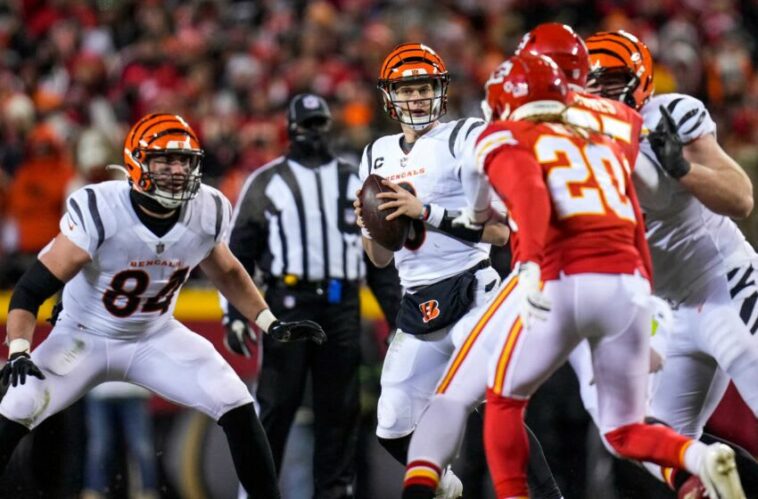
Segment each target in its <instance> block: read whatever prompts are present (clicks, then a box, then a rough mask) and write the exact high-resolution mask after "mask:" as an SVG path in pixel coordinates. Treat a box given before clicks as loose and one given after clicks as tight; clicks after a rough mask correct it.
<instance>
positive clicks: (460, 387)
mask: <svg viewBox="0 0 758 499" xmlns="http://www.w3.org/2000/svg"><path fill="white" fill-rule="evenodd" d="M535 51H537V52H539V53H547V54H549V55H550V56H551V57H552V58H554V59H555V60H557V61H560V65H561V67H562V68H565V73H566V75H567V77H566V79H567V83H568V85H569V88H570V92H569V99H570V101H571V107H570V108H569V109H568V110H567V111H566V118H567V119H570V120H572V121H573V122H575V123H576V125H577V126H587V127H591V128H592V129H595V130H597V131H603V130H605V131H606V133H615V134H617V135H619V142H620V143H621V144H623V147H624V148H625V150H626V151H627V154H628V155H629V157H634V156H636V154H637V147H638V143H639V140H638V137H639V132H640V129H641V127H642V119H641V117H640V116H639V114H637V113H636V112H635V111H633V110H631V109H629V108H628V107H627V106H625V105H623V104H621V103H620V102H616V101H609V100H606V99H603V98H600V97H595V96H592V95H588V94H583V93H580V91H582V90H583V88H584V86H585V84H586V81H587V73H588V71H589V59H588V55H587V48H586V47H585V45H584V42H583V41H582V39H581V38H580V37H579V36H578V35H577V34H576V33H574V31H573V30H572V29H571V28H570V27H568V26H566V25H563V24H558V23H546V24H541V25H539V26H537V27H536V28H534V29H533V30H532V31H530V32H529V33H527V34H526V35H525V36H524V38H523V40H522V42H521V44H520V45H519V48H518V52H517V53H521V52H535ZM483 110H484V114H485V116H486V117H487V118H488V119H489V118H490V116H491V113H492V110H491V109H490V108H489V107H488V106H487V105H486V101H484V102H483ZM470 162H473V157H472V158H471V159H470ZM462 178H463V179H464V180H467V179H468V184H469V185H475V184H476V182H477V179H478V178H479V175H478V172H476V170H475V169H474V168H464V169H463V171H462ZM485 183H486V182H485ZM487 185H489V184H487ZM478 191H479V189H476V188H473V189H471V191H470V192H469V193H467V194H469V195H472V194H473V196H474V197H476V193H477V192H478ZM469 201H470V202H471V204H472V205H474V206H476V205H477V203H478V200H477V199H474V198H470V199H469ZM474 222H475V220H473V218H472V219H471V220H470V223H474ZM638 230H640V234H639V237H644V236H643V234H642V232H641V229H638ZM643 250H644V247H643ZM643 259H645V261H647V262H649V258H647V256H646V253H645V254H644V255H643ZM648 268H649V264H648ZM485 315H486V312H485ZM487 320H488V319H487V318H482V320H481V321H480V322H479V323H478V324H477V326H476V327H475V328H474V329H473V330H471V331H470V332H469V333H468V336H467V337H466V339H465V340H464V341H463V342H462V343H461V344H460V347H459V348H457V349H456V351H455V353H454V354H453V357H452V360H451V362H450V363H449V364H448V367H447V369H446V371H445V373H444V374H443V376H442V378H441V381H440V383H439V384H438V385H437V388H436V391H435V395H434V397H433V398H432V400H431V402H430V405H429V407H428V408H427V410H426V411H425V412H424V414H423V416H422V417H421V420H420V421H419V423H418V425H417V428H416V431H415V433H414V437H413V439H412V441H411V445H410V449H409V457H408V461H409V466H408V471H407V473H406V478H407V480H406V485H408V486H410V485H412V484H413V483H414V482H417V481H418V480H416V478H415V477H416V475H417V471H418V472H421V473H423V471H424V469H425V468H428V467H429V466H436V467H444V466H445V465H446V464H447V463H449V462H450V461H451V460H452V459H453V458H454V457H455V454H456V452H457V449H458V446H459V443H460V439H461V435H462V434H463V431H464V426H465V422H466V417H467V416H468V414H469V412H470V411H472V410H473V409H474V408H475V407H476V406H477V405H478V404H479V402H480V401H481V400H482V399H483V398H484V396H485V392H486V388H487V373H486V370H484V369H482V367H481V366H482V365H485V364H486V363H487V361H488V359H489V355H490V352H491V351H492V350H493V349H494V348H496V347H497V341H498V337H499V336H498V330H497V328H494V327H493V328H488V329H486V330H485V329H484V327H483V324H484V323H486V321H487ZM482 321H484V322H482ZM583 343H585V344H586V343H587V342H583ZM583 347H584V348H585V349H586V355H587V356H588V357H589V355H590V352H589V346H587V345H583ZM590 367H591V366H590ZM414 468H418V470H414ZM530 488H531V490H530V492H531V493H532V494H533V495H537V496H539V495H540V494H541V493H542V491H541V490H540V488H539V487H538V488H535V487H534V484H532V483H530ZM547 496H548V497H549V496H550V495H549V494H548V495H547Z"/></svg>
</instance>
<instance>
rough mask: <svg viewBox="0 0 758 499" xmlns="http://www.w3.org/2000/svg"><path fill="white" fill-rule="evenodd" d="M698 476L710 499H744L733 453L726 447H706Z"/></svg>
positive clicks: (716, 445) (717, 444)
mask: <svg viewBox="0 0 758 499" xmlns="http://www.w3.org/2000/svg"><path fill="white" fill-rule="evenodd" d="M699 476H700V480H701V481H702V482H703V486H704V487H705V490H707V491H708V497H709V498H711V499H746V498H745V491H744V490H742V484H741V483H740V477H739V474H738V473H737V463H736V462H735V459H734V451H733V450H732V449H731V448H730V447H729V446H727V445H724V444H722V443H715V444H711V445H709V446H708V449H707V450H706V451H705V455H704V456H703V461H702V463H701V464H700V473H699Z"/></svg>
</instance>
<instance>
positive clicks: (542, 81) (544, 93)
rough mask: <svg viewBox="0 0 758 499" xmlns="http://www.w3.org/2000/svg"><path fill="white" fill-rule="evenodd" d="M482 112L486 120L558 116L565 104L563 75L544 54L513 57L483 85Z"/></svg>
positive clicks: (565, 86)
mask: <svg viewBox="0 0 758 499" xmlns="http://www.w3.org/2000/svg"><path fill="white" fill-rule="evenodd" d="M484 90H485V95H486V97H485V100H484V101H482V110H483V111H484V116H485V117H486V118H487V121H496V120H506V119H511V120H519V119H524V118H527V117H530V116H540V115H557V114H560V113H562V112H563V110H564V109H565V108H566V105H567V103H568V83H567V81H566V75H564V74H563V72H562V71H561V70H560V69H559V68H558V66H557V65H556V64H555V62H553V60H552V59H550V58H548V57H547V56H544V55H534V54H530V53H522V54H521V55H515V56H513V57H511V58H509V59H507V60H506V61H505V62H503V63H502V64H501V65H500V66H498V67H497V68H496V69H495V71H494V72H493V73H492V74H491V75H490V78H489V80H487V83H485V84H484Z"/></svg>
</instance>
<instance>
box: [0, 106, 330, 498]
mask: <svg viewBox="0 0 758 499" xmlns="http://www.w3.org/2000/svg"><path fill="white" fill-rule="evenodd" d="M202 157H203V150H202V149H201V147H200V143H199V142H198V139H197V136H196V135H195V133H194V131H193V130H192V128H191V127H190V126H189V125H188V124H187V122H186V121H185V120H184V119H182V118H181V117H180V116H176V115H171V114H151V115H148V116H145V117H144V118H143V119H141V120H140V121H139V122H137V123H136V124H135V125H134V126H133V127H132V129H131V130H130V131H129V133H128V135H127V137H126V140H125V143H124V161H125V163H126V168H125V171H126V172H127V174H128V182H124V181H110V182H103V183H99V184H94V185H90V186H87V187H84V188H82V189H80V190H78V191H76V192H74V193H73V194H72V195H71V196H70V197H69V198H68V200H67V203H66V208H67V211H66V213H65V214H64V216H63V218H62V219H61V222H60V229H61V232H60V233H59V234H58V235H57V236H56V237H55V239H54V240H53V241H52V242H51V243H50V244H49V245H48V246H47V247H46V248H45V249H43V250H42V251H41V252H40V254H39V258H38V260H37V261H36V262H35V263H34V264H33V265H32V267H31V268H30V269H29V270H28V271H27V272H26V273H25V274H24V275H23V277H22V278H21V279H20V280H19V282H18V284H17V285H16V287H15V289H14V290H13V295H12V297H11V301H10V306H9V314H8V325H7V331H8V337H7V342H8V345H9V354H10V357H9V360H8V363H7V364H6V365H5V366H4V367H3V368H2V371H0V377H1V378H2V379H3V381H4V382H5V383H9V382H10V385H11V386H10V388H9V389H8V392H7V394H6V395H5V397H4V398H3V400H2V403H0V471H2V470H4V469H5V466H6V464H7V463H8V460H9V459H10V456H11V454H12V452H13V449H14V448H15V447H16V445H17V444H18V442H19V441H20V440H21V438H22V437H23V436H24V435H26V434H27V433H29V432H30V431H31V430H32V429H34V428H35V427H36V426H37V425H39V424H40V423H41V422H42V421H43V420H45V419H46V418H48V417H50V416H51V415H52V414H55V413H57V412H58V411H60V410H62V409H64V408H65V407H67V406H69V405H70V404H71V403H73V402H74V401H76V400H77V399H79V398H80V397H81V396H82V395H84V394H85V393H86V392H87V391H89V390H90V389H91V388H93V387H94V386H96V385H98V384H100V383H102V382H104V381H115V380H120V381H127V382H131V383H134V384H137V385H141V386H144V387H145V388H148V389H150V390H151V391H153V392H155V393H157V394H158V395H160V396H162V397H164V398H166V399H168V400H171V401H173V402H176V403H179V404H182V405H185V406H187V407H192V408H195V409H197V410H200V411H202V412H203V413H205V414H207V415H208V416H209V417H211V418H213V419H214V420H215V421H217V422H218V424H219V425H220V426H221V427H222V428H223V429H224V432H225V433H226V436H227V439H228V441H229V447H230V450H231V454H232V458H233V461H234V465H235V469H236V471H237V475H238V477H239V479H240V481H241V482H242V484H243V486H244V487H245V489H246V490H247V492H248V493H249V495H250V497H260V498H266V499H269V498H274V497H279V492H278V490H277V484H276V474H275V471H274V463H273V461H272V458H271V451H270V449H269V446H268V442H267V440H266V436H265V434H264V432H263V429H262V428H261V425H260V422H259V421H258V417H257V415H256V413H255V410H254V408H253V398H252V396H251V395H250V393H249V392H248V390H247V388H246V387H245V384H244V383H243V382H242V380H240V379H239V377H238V376H237V375H236V374H235V372H234V371H233V370H232V368H231V367H230V366H229V364H227V363H226V361H224V359H223V358H222V357H221V355H219V353H218V352H217V351H216V350H215V349H214V348H213V346H212V345H211V343H210V342H208V341H207V340H206V339H204V338H202V337H201V336H199V335H197V334H195V333H193V332H192V331H190V330H189V329H187V328H186V327H185V326H184V325H182V324H181V323H179V322H178V321H177V320H176V319H174V317H173V311H174V307H175V305H176V299H177V296H178V294H179V291H180V289H181V287H182V285H183V284H184V282H185V281H186V280H187V277H188V276H189V274H190V272H191V271H192V269H193V268H194V267H196V266H198V265H199V266H200V267H201V268H202V269H203V271H204V272H205V274H206V275H207V276H208V277H209V279H210V280H211V282H213V284H214V285H215V286H216V287H217V288H218V289H219V290H220V291H221V293H223V294H224V296H226V297H227V298H228V299H229V301H230V302H231V303H233V304H234V306H235V307H237V308H238V309H239V310H240V311H241V312H242V313H243V314H244V315H245V317H247V319H248V320H250V321H252V322H255V323H256V324H257V325H258V326H259V327H260V328H261V330H263V331H265V332H266V333H267V334H270V335H272V336H273V337H274V338H277V339H279V340H281V341H294V340H313V341H316V342H321V341H323V340H324V339H325V335H324V332H323V331H322V330H321V328H320V327H319V326H318V325H317V324H315V323H313V322H309V321H304V322H290V323H285V322H281V321H278V320H277V319H276V317H274V315H273V314H272V313H271V312H270V311H269V309H268V307H267V305H266V302H265V301H264V300H263V298H262V297H261V295H260V293H259V292H258V290H257V288H256V287H255V285H254V284H253V281H252V279H251V278H250V276H249V275H248V274H247V273H246V272H245V270H244V268H243V267H242V265H241V264H240V263H239V261H238V260H237V259H236V258H235V257H234V256H233V255H232V254H231V252H230V251H229V248H228V247H227V245H226V243H224V237H225V234H226V232H227V231H228V229H229V219H230V216H231V205H230V203H229V201H228V200H227V199H226V198H225V197H224V196H223V195H222V194H221V193H220V192H219V191H217V190H216V189H213V188H211V187H208V186H206V185H203V184H202V183H201V159H202ZM61 288H63V298H62V306H63V308H62V311H61V312H60V313H59V314H58V316H57V318H56V319H55V325H54V327H53V330H52V332H51V333H50V336H49V337H48V338H47V339H46V340H44V341H43V342H42V343H41V344H40V345H39V346H38V347H37V348H36V349H35V350H34V351H31V342H32V336H33V334H34V327H35V323H36V316H37V311H38V308H39V306H40V305H41V304H42V302H43V301H44V300H45V299H46V298H48V297H50V296H51V295H53V294H54V293H56V292H57V291H59V290H60V289H61Z"/></svg>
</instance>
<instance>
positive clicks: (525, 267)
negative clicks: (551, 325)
mask: <svg viewBox="0 0 758 499" xmlns="http://www.w3.org/2000/svg"><path fill="white" fill-rule="evenodd" d="M541 274H542V272H541V271H540V266H539V265H537V264H536V263H534V262H524V263H520V264H519V267H518V288H519V292H520V293H521V307H520V310H519V313H520V314H521V323H522V324H523V325H524V329H529V326H530V325H532V324H533V323H534V321H535V320H541V321H544V320H547V318H548V314H549V313H550V308H551V307H552V304H551V303H550V300H549V299H548V298H547V296H545V293H543V292H542V290H541V289H540V279H541Z"/></svg>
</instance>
